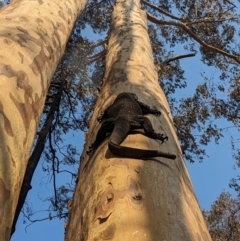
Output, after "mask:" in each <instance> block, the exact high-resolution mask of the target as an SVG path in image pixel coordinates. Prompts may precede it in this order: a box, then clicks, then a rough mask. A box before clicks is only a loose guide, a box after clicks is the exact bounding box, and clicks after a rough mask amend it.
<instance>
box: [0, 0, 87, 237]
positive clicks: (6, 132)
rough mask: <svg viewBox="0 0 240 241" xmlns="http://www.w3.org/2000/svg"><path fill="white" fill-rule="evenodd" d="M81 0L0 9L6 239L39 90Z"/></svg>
mask: <svg viewBox="0 0 240 241" xmlns="http://www.w3.org/2000/svg"><path fill="white" fill-rule="evenodd" d="M85 4H86V0H77V1H76V0H68V1H65V0H38V1H37V0H32V1H29V0H13V1H11V3H10V4H9V5H7V6H6V7H4V8H2V9H1V10H0V143H1V146H0V240H8V239H9V234H10V231H11V225H12V220H13V217H14V212H15V208H16V205H17V202H18V196H19V191H20V189H21V184H22V180H23V176H24V173H25V169H26V165H27V161H28V158H29V154H30V150H31V147H32V145H33V140H34V137H35V135H36V130H37V127H38V124H39V119H40V116H41V113H42V109H43V105H44V100H45V96H46V93H47V90H48V86H49V83H50V81H51V78H52V76H53V73H54V71H55V69H56V66H57V64H58V62H59V60H60V58H61V57H62V54H63V53H64V50H65V46H66V43H67V40H68V38H69V35H70V33H71V31H72V28H73V26H74V24H75V21H76V18H77V17H78V15H79V14H80V12H81V11H82V10H83V9H84V7H85Z"/></svg>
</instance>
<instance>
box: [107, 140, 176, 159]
mask: <svg viewBox="0 0 240 241" xmlns="http://www.w3.org/2000/svg"><path fill="white" fill-rule="evenodd" d="M108 148H109V150H110V151H111V152H112V153H113V154H115V155H118V156H122V157H129V158H137V159H146V158H151V157H158V156H159V157H165V158H168V159H173V160H174V159H176V155H173V154H169V153H164V152H161V151H157V150H143V149H137V148H131V147H126V146H119V145H116V144H115V143H113V142H112V141H109V143H108Z"/></svg>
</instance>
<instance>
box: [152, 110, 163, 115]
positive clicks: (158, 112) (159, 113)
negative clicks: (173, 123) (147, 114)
mask: <svg viewBox="0 0 240 241" xmlns="http://www.w3.org/2000/svg"><path fill="white" fill-rule="evenodd" d="M151 114H153V115H155V116H160V115H161V112H160V111H158V110H152V113H151Z"/></svg>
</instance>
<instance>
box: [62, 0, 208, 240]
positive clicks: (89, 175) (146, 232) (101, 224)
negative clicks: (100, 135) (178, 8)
mask: <svg viewBox="0 0 240 241" xmlns="http://www.w3.org/2000/svg"><path fill="white" fill-rule="evenodd" d="M121 92H133V93H135V94H137V96H138V97H139V100H140V101H141V102H143V103H145V104H147V105H149V106H150V107H151V108H155V109H157V110H159V111H161V113H162V115H161V116H160V117H155V116H148V118H149V119H150V121H151V122H152V124H153V127H154V129H155V130H156V132H157V133H165V134H166V135H167V136H168V138H169V139H168V141H167V142H165V143H163V144H160V142H159V141H156V140H153V139H150V138H147V137H145V136H143V135H141V134H135V135H129V136H128V137H127V138H126V140H125V141H124V143H123V145H124V146H130V147H136V148H141V149H159V150H161V151H163V152H167V153H171V154H176V155H177V159H176V160H169V159H165V158H153V159H151V160H136V159H128V158H121V157H115V156H114V155H113V154H111V152H110V151H109V150H108V147H107V140H105V141H104V142H103V143H102V144H101V145H100V147H99V148H98V149H97V150H96V151H95V152H94V154H93V155H92V156H90V157H88V156H87V155H86V151H87V150H88V148H89V146H90V144H91V143H93V142H94V140H95V137H96V133H97V131H98V130H99V127H100V124H98V123H97V120H96V118H97V117H98V116H99V115H100V113H101V112H103V111H104V110H105V109H106V108H107V107H108V106H109V105H110V104H111V103H112V102H113V101H114V99H115V97H116V95H118V94H119V93H121ZM86 139H87V141H86V145H85V149H84V152H83V155H82V159H81V167H80V170H79V181H78V183H77V186H76V190H75V194H74V198H73V203H72V205H71V215H70V220H69V223H68V226H67V233H66V238H65V240H67V241H70V240H71V241H74V240H81V241H83V240H85V241H87V240H88V241H93V240H121V241H122V240H133V239H134V240H149V241H152V240H179V241H180V240H181V241H190V240H191V241H194V240H196V241H197V240H198V241H199V240H204V241H208V240H211V238H210V235H209V233H208V230H207V228H206V225H205V222H204V219H203V216H202V213H201V211H200V208H199V205H198V202H197V200H196V197H195V194H194V190H193V188H192V184H191V182H190V179H189V175H188V172H187V170H186V167H185V163H184V160H183V158H182V153H181V150H180V147H179V144H178V139H177V136H176V134H175V131H174V125H173V120H172V116H171V113H170V109H169V106H168V103H167V100H166V98H165V95H164V93H163V91H162V90H161V88H160V87H159V84H158V75H157V72H156V70H155V66H154V64H153V58H152V50H151V45H150V40H149V37H148V32H147V19H146V13H145V12H144V11H143V10H141V4H140V1H138V0H135V1H124V2H123V1H119V2H117V3H116V6H115V7H114V11H113V14H112V23H111V31H110V33H109V42H108V47H107V56H106V72H105V77H104V81H103V87H102V91H101V94H100V96H99V98H98V101H97V104H96V106H95V111H94V113H93V117H92V120H91V123H90V129H89V132H88V134H87V136H86Z"/></svg>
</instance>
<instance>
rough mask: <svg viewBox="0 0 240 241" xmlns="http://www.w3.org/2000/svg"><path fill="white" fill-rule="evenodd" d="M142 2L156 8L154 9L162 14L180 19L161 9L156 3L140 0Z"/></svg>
mask: <svg viewBox="0 0 240 241" xmlns="http://www.w3.org/2000/svg"><path fill="white" fill-rule="evenodd" d="M142 3H144V4H146V5H148V6H149V7H152V8H154V9H156V10H157V11H159V12H160V13H162V14H164V15H166V16H168V17H170V18H172V19H175V20H181V18H178V17H175V16H174V15H172V14H170V13H168V12H167V11H165V10H163V9H162V8H159V7H157V6H156V5H154V4H152V3H149V2H147V1H145V0H142Z"/></svg>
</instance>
